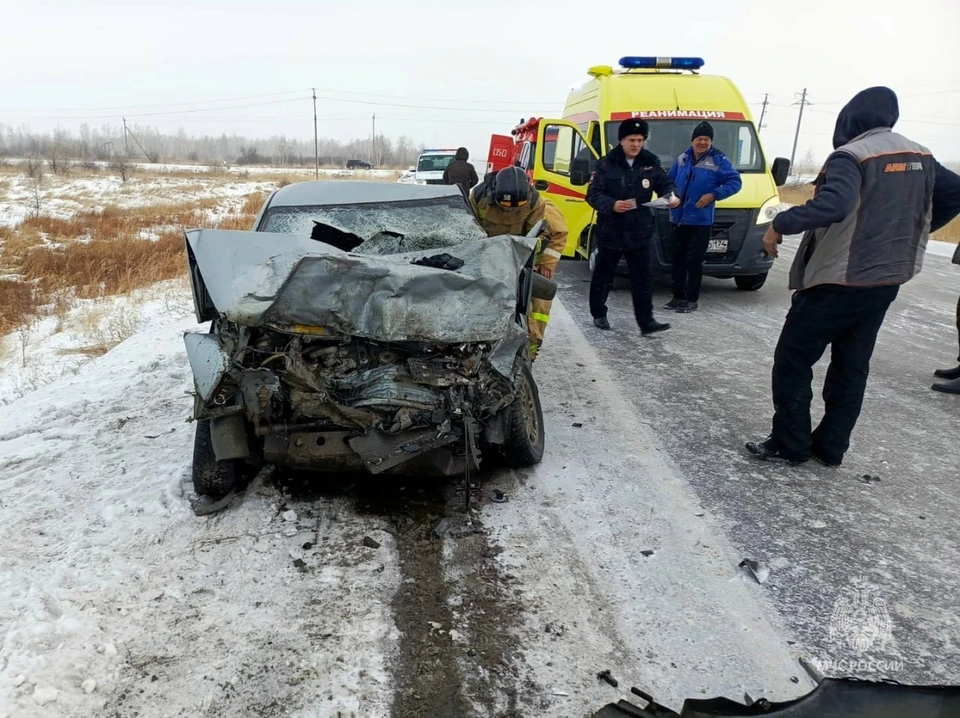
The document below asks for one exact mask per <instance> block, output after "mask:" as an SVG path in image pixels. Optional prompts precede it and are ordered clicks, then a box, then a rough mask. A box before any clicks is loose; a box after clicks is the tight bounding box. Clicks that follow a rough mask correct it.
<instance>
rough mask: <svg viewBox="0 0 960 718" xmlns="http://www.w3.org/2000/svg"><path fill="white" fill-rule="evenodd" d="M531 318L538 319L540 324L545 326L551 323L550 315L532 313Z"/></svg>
mask: <svg viewBox="0 0 960 718" xmlns="http://www.w3.org/2000/svg"><path fill="white" fill-rule="evenodd" d="M530 318H531V319H536V320H537V321H538V322H543V323H544V324H549V323H550V315H549V314H541V313H540V312H530Z"/></svg>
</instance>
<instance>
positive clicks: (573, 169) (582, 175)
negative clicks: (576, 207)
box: [570, 158, 590, 187]
mask: <svg viewBox="0 0 960 718" xmlns="http://www.w3.org/2000/svg"><path fill="white" fill-rule="evenodd" d="M589 183H590V160H588V159H584V158H579V159H575V160H571V161H570V184H572V185H574V186H576V187H582V186H583V185H585V184H589Z"/></svg>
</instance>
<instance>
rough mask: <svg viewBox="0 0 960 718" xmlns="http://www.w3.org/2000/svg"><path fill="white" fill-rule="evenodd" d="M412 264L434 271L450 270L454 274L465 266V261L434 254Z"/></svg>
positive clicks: (444, 254) (449, 255) (448, 255)
mask: <svg viewBox="0 0 960 718" xmlns="http://www.w3.org/2000/svg"><path fill="white" fill-rule="evenodd" d="M410 264H417V265H419V266H421V267H433V268H434V269H449V270H450V271H452V272H455V271H456V270H458V269H460V267H462V266H463V260H462V259H460V258H459V257H454V256H453V255H452V254H447V253H446V252H444V253H443V254H434V255H433V256H432V257H421V258H420V259H415V260H413V261H412V262H410Z"/></svg>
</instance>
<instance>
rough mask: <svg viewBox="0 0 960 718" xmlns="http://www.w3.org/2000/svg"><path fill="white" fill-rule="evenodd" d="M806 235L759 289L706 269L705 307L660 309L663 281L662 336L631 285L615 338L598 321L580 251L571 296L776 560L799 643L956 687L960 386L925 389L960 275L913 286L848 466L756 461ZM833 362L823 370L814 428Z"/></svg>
mask: <svg viewBox="0 0 960 718" xmlns="http://www.w3.org/2000/svg"><path fill="white" fill-rule="evenodd" d="M796 244H797V242H796V240H795V239H788V240H787V241H786V243H785V244H784V245H783V248H782V249H781V252H780V255H781V256H780V259H779V260H778V261H777V262H776V265H775V267H774V269H773V271H772V272H771V274H770V276H769V278H768V281H767V283H766V285H765V286H764V287H763V288H762V289H761V290H760V291H759V292H741V291H738V290H737V289H736V288H735V287H734V284H733V282H732V280H727V281H723V280H714V279H705V280H704V287H703V294H702V298H701V302H700V307H701V309H700V311H699V312H697V313H694V314H689V315H678V314H675V313H672V312H667V311H666V310H663V309H660V308H659V307H661V306H662V305H663V304H664V303H665V302H666V301H667V300H668V299H669V298H670V292H669V284H668V282H667V280H666V279H661V280H660V281H658V283H657V290H656V295H655V308H656V315H657V318H658V319H659V320H660V321H669V322H671V323H672V325H673V327H672V329H671V330H669V331H667V332H664V333H662V334H660V335H657V336H655V337H652V338H643V337H641V336H640V334H639V332H638V331H637V328H636V326H635V323H634V322H633V319H632V313H631V304H630V295H629V290H628V284H627V280H626V279H619V280H618V283H617V285H616V287H615V290H614V292H612V293H611V298H610V302H609V307H610V314H609V319H610V323H611V325H612V326H613V330H612V331H610V332H602V331H600V330H597V329H594V328H593V327H592V326H591V324H590V317H589V312H588V309H587V291H588V287H589V284H588V282H589V272H588V271H587V269H586V267H585V266H584V263H582V262H577V263H574V262H567V263H564V264H563V265H562V271H561V272H560V274H559V281H560V284H561V291H560V297H561V301H562V302H563V304H564V306H565V308H566V309H567V310H568V311H569V312H570V314H571V315H572V316H573V318H574V320H575V322H576V323H577V324H578V325H579V326H580V327H582V331H583V332H584V335H585V336H586V338H587V340H588V341H589V342H590V344H591V345H592V346H593V347H594V348H595V350H596V352H597V354H598V355H599V357H600V359H601V361H602V364H603V366H604V370H605V371H606V372H608V377H609V378H610V379H611V380H612V381H613V382H614V383H615V384H616V385H617V386H618V387H619V391H620V392H621V395H622V397H623V398H624V399H625V400H626V401H628V402H629V403H630V404H631V405H632V406H633V407H635V409H636V412H637V414H638V415H639V416H641V417H643V421H644V422H645V423H646V424H647V426H648V428H649V430H650V431H652V432H653V434H654V436H655V437H656V439H657V441H658V443H659V445H660V446H661V447H662V448H663V449H664V451H665V452H666V454H667V455H668V457H669V459H670V460H671V461H672V462H673V463H674V464H675V465H676V466H677V467H678V469H679V471H680V472H681V473H682V475H683V476H684V478H685V479H686V481H687V482H688V483H689V485H690V486H691V487H692V488H693V490H694V491H695V492H696V494H697V496H698V497H699V500H700V501H701V502H702V505H703V507H704V508H705V509H706V510H707V511H708V512H709V515H710V516H711V517H712V518H713V519H714V520H715V521H716V522H717V525H718V526H719V527H721V529H722V532H723V534H724V535H725V537H726V538H727V540H728V541H729V542H730V544H731V545H732V546H733V547H734V549H735V551H736V552H737V555H739V556H743V557H744V558H751V559H754V560H756V561H759V562H760V564H761V566H762V567H763V568H765V569H767V571H768V577H766V580H765V581H764V583H763V584H762V586H760V593H761V595H762V598H763V600H764V601H766V602H767V605H768V606H769V607H770V608H772V609H773V610H774V611H775V612H776V614H777V618H776V619H774V620H775V621H776V622H778V623H780V625H781V626H782V628H783V630H784V638H785V639H787V640H790V641H792V642H794V643H793V644H792V645H793V646H794V648H795V650H797V651H798V652H799V653H801V654H803V655H806V656H807V657H808V658H810V659H811V660H813V661H814V662H816V663H818V664H819V666H820V668H822V669H823V670H824V672H825V673H828V674H834V675H836V674H840V675H843V674H853V675H860V676H865V677H873V678H879V677H888V678H893V679H895V680H899V681H901V682H912V683H936V682H941V681H942V682H949V681H953V682H957V681H958V678H960V625H958V618H957V614H958V609H960V597H958V584H960V582H958V577H960V529H958V522H957V515H958V509H960V505H958V504H960V499H958V485H960V397H957V396H951V395H944V394H939V393H936V392H933V391H931V389H930V385H931V384H932V382H933V381H934V379H933V376H932V373H933V370H934V369H936V368H945V367H952V366H955V365H956V357H957V337H956V329H955V328H954V312H955V308H956V303H957V294H958V293H960V271H958V268H957V267H956V266H954V265H951V263H950V260H949V259H948V258H945V257H942V256H934V255H931V254H928V255H927V256H926V259H925V265H924V269H923V272H922V273H921V275H920V276H919V277H918V278H917V279H915V280H914V281H912V282H910V283H909V284H907V285H906V286H905V287H904V288H903V289H902V290H901V293H900V295H899V298H898V299H897V301H896V302H895V303H894V304H893V306H892V307H891V310H890V312H889V313H888V315H887V320H886V322H885V324H884V326H883V328H882V330H881V332H880V336H879V340H878V344H877V349H876V352H875V354H874V359H873V362H872V366H871V376H870V380H869V384H868V387H867V392H866V398H865V402H864V407H863V413H862V416H861V419H860V422H859V424H858V425H857V428H856V431H855V433H854V436H853V442H852V446H851V449H850V452H849V453H848V455H847V457H846V459H845V461H844V464H843V466H842V467H840V468H838V469H827V468H824V467H822V466H820V465H819V464H815V463H813V462H811V463H810V464H808V465H804V466H801V467H795V468H794V467H787V466H784V465H778V464H769V463H763V462H758V461H757V460H755V459H753V458H751V457H749V455H748V454H747V453H746V452H745V450H744V442H745V441H747V440H750V439H755V438H759V437H763V436H765V435H766V434H767V433H768V431H769V426H770V418H771V413H772V406H771V400H770V370H771V367H772V360H773V352H774V347H775V345H776V342H777V339H778V336H779V331H780V328H781V326H782V323H783V320H784V317H785V316H786V312H787V309H788V306H789V301H790V293H789V292H788V290H787V271H788V269H789V266H790V262H791V261H792V259H793V256H794V253H795V250H796ZM828 359H829V350H828V353H827V355H825V356H824V358H823V359H822V360H821V362H820V363H819V364H818V365H817V367H816V368H815V378H814V411H813V419H814V425H816V421H818V420H819V417H820V415H821V413H822V401H821V400H820V388H821V387H822V381H823V376H824V373H825V371H826V366H827V361H828ZM575 380H576V379H575V377H571V381H575ZM595 421H597V422H600V424H602V423H603V421H604V417H603V416H597V417H596V419H595ZM583 450H584V451H586V452H588V451H591V450H592V449H591V447H588V446H584V447H583ZM867 477H870V478H867ZM679 518H680V517H678V519H679ZM691 590H695V588H694V587H691ZM857 608H859V609H862V613H860V614H858V617H857V618H851V616H852V615H853V613H854V612H855V610H856V609H857Z"/></svg>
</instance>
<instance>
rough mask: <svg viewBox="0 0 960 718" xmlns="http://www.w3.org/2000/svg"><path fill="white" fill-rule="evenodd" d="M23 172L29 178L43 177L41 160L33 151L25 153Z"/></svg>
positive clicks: (37, 178)
mask: <svg viewBox="0 0 960 718" xmlns="http://www.w3.org/2000/svg"><path fill="white" fill-rule="evenodd" d="M24 174H26V175H27V177H29V178H30V179H31V180H38V181H39V180H40V178H42V177H43V160H42V159H41V158H40V157H38V156H37V155H36V154H34V153H32V152H31V153H29V154H28V155H27V164H26V165H24Z"/></svg>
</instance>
